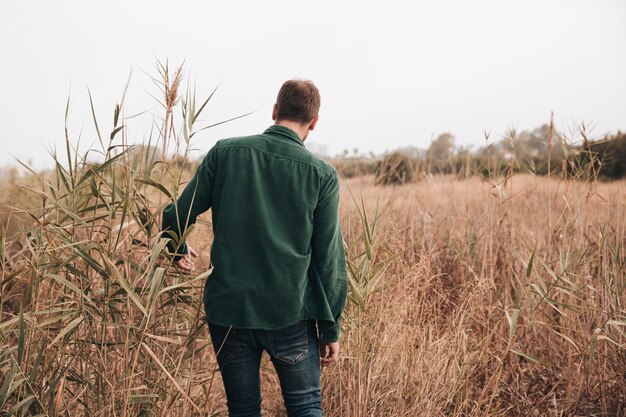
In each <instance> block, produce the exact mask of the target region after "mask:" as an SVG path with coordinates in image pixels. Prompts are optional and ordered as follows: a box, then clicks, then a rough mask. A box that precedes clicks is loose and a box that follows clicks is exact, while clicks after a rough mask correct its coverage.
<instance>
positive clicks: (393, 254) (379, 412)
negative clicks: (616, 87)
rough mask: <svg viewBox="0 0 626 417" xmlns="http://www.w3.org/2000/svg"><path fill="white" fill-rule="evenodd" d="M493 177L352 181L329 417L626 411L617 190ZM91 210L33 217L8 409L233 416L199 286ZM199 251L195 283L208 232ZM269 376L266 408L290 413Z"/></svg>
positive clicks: (2, 394)
mask: <svg viewBox="0 0 626 417" xmlns="http://www.w3.org/2000/svg"><path fill="white" fill-rule="evenodd" d="M184 175H188V173H187V174H184ZM494 181H495V180H494ZM498 181H501V183H499V184H496V186H495V187H494V186H493V185H492V184H490V183H489V182H488V181H486V180H483V179H481V178H478V177H472V178H469V179H467V180H457V179H455V178H452V177H432V178H429V179H426V180H423V181H420V182H417V183H412V184H406V185H402V186H386V187H382V186H376V185H374V180H373V178H372V177H359V178H353V179H350V180H344V181H342V201H341V221H342V226H343V230H344V238H345V241H346V247H347V250H348V255H349V256H348V257H349V259H350V264H351V271H352V274H351V278H352V282H351V287H350V288H351V293H350V297H351V298H350V301H349V303H348V306H347V310H346V313H345V318H344V325H343V336H342V358H341V360H340V363H339V365H338V366H335V367H332V368H329V369H327V370H325V371H324V375H323V387H324V388H323V389H324V407H325V410H326V412H327V414H328V415H330V416H416V415H423V416H443V415H446V416H469V415H475V416H483V415H490V416H495V415H514V416H517V415H537V416H540V415H598V416H599V415H623V414H624V413H625V411H626V409H625V404H626V403H625V398H624V395H625V389H624V375H625V372H626V361H624V354H625V349H626V346H625V344H626V335H625V334H624V330H625V329H624V326H625V324H626V321H625V320H626V317H625V315H626V314H625V311H624V302H625V301H626V300H625V294H624V243H625V238H626V234H625V226H626V211H625V208H626V187H624V185H625V184H624V183H623V182H618V183H582V182H573V181H560V180H555V179H552V180H548V179H546V178H541V177H532V176H528V175H527V176H524V175H521V176H514V177H512V178H509V179H508V180H507V181H506V184H505V183H504V182H503V180H502V179H500V180H498ZM102 194H104V192H103V193H102ZM120 201H123V199H121V200H120ZM85 204H86V203H85ZM85 207H87V205H85ZM87 208H89V209H90V210H87V211H85V212H83V213H88V215H85V216H82V217H83V220H81V219H79V218H72V216H70V217H68V218H67V219H66V223H67V222H68V221H69V222H70V223H73V226H72V228H73V229H71V230H70V229H69V228H64V227H63V226H62V225H61V223H62V222H61V220H62V219H58V220H59V223H55V222H49V223H47V224H44V223H43V222H42V223H41V224H40V225H39V226H38V227H39V229H40V233H41V235H40V238H45V240H46V244H45V248H43V247H42V245H41V244H38V243H36V242H34V243H33V242H31V243H30V244H29V245H30V248H31V249H30V250H31V254H30V259H28V260H26V259H19V256H17V255H16V256H17V257H16V259H15V260H14V262H13V264H12V265H11V266H9V265H7V264H5V265H4V266H3V270H2V285H3V287H2V298H1V302H2V320H1V324H0V330H1V331H2V333H1V336H2V340H1V341H2V353H1V354H0V360H1V362H0V363H1V368H0V372H1V373H0V375H1V376H2V378H1V379H2V380H3V383H2V384H0V385H1V386H2V390H0V399H1V400H2V401H1V403H2V404H3V406H2V409H3V410H5V411H6V412H11V411H12V412H17V411H18V410H22V411H23V412H24V413H25V414H24V415H36V414H43V415H46V414H47V415H106V416H113V415H120V416H121V415H132V416H134V415H155V416H158V415H171V416H182V415H203V414H204V413H208V414H209V415H225V414H224V407H225V403H224V396H223V390H222V387H221V382H220V381H219V372H216V365H215V361H214V358H213V353H212V349H211V346H210V342H209V339H208V334H207V333H208V332H207V330H206V326H205V325H204V324H203V322H202V317H201V313H200V311H201V310H200V305H199V301H200V291H201V286H202V278H203V277H202V275H201V276H199V277H197V278H196V277H195V276H182V275H180V274H178V273H176V272H175V271H173V270H172V268H171V267H170V268H168V267H167V262H166V261H164V260H163V259H162V257H160V256H157V255H158V254H155V252H157V251H155V247H157V248H158V243H157V242H158V240H156V238H155V237H154V236H150V233H153V232H154V231H152V232H150V233H147V232H146V231H145V230H144V228H141V227H138V226H137V224H131V225H129V226H128V227H127V228H126V229H123V230H122V231H119V233H116V230H110V229H109V228H108V226H107V224H108V223H107V222H106V221H103V220H104V219H103V218H101V216H93V217H91V216H92V214H93V212H94V211H97V210H96V209H94V208H93V207H87ZM130 211H131V210H130V209H129V210H128V212H129V213H130ZM134 211H136V212H140V210H134ZM108 213H110V211H108ZM57 214H58V213H57ZM118 216H119V211H118ZM127 216H129V217H128V218H129V219H132V218H133V217H132V216H131V215H130V214H127ZM114 217H115V216H114ZM203 217H204V219H205V220H206V219H208V216H206V215H205V216H203ZM84 219H86V220H84ZM106 220H107V221H108V219H106ZM121 221H122V219H120V218H119V217H118V218H117V220H114V221H112V223H114V224H115V223H116V222H117V224H119V222H121ZM81 222H82V223H81ZM130 223H133V222H132V221H131V222H130ZM135 223H136V222H135ZM57 227H60V228H61V229H62V230H56V229H54V228H57ZM81 228H84V230H83V231H82V232H81ZM53 229H54V230H53ZM87 232H88V233H89V235H88V236H87V234H86V233H87ZM109 235H110V237H116V236H120V238H119V239H108V236H109ZM33 240H34V239H33ZM109 240H118V242H116V243H114V242H110V241H109ZM146 242H149V243H150V244H148V245H145V243H146ZM190 242H191V244H192V245H193V246H194V247H196V248H197V249H199V250H200V252H201V253H202V254H203V255H202V259H201V264H200V265H198V273H200V272H202V271H203V266H206V265H207V263H208V250H209V247H210V243H211V233H210V227H209V226H208V224H206V222H200V223H199V224H198V227H196V229H195V231H194V232H193V233H192V234H191V236H190ZM35 249H37V250H35ZM366 249H367V250H366ZM61 254H64V255H63V256H61ZM109 256H110V258H109ZM125 257H126V260H125V259H124V258H125ZM131 258H132V259H134V261H131V260H130V259H131ZM14 271H19V273H18V274H16V273H15V272H14ZM20 297H22V298H20ZM266 364H267V365H268V366H267V367H264V368H263V370H262V373H263V380H264V399H265V400H264V410H265V412H266V414H267V415H282V413H283V412H282V410H281V407H282V400H281V398H280V390H279V387H278V384H277V381H276V378H275V375H274V373H273V371H272V369H271V365H270V364H269V362H266ZM216 413H217V414H216ZM220 413H221V414H220ZM9 414H10V413H9ZM18 414H21V413H18Z"/></svg>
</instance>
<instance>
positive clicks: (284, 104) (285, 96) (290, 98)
mask: <svg viewBox="0 0 626 417" xmlns="http://www.w3.org/2000/svg"><path fill="white" fill-rule="evenodd" d="M320 103H321V98H320V92H319V90H318V89H317V87H316V86H315V84H313V82H312V81H309V80H288V81H285V83H284V84H283V86H282V87H281V88H280V91H279V92H278V97H277V98H276V120H277V121H281V120H289V121H292V122H298V123H300V124H305V123H309V122H311V121H312V120H313V118H314V117H315V116H317V113H318V112H319V110H320Z"/></svg>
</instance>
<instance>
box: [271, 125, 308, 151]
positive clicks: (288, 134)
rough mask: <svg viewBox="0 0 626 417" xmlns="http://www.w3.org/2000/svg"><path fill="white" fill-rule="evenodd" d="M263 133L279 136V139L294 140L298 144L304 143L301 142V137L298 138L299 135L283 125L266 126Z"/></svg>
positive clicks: (302, 144)
mask: <svg viewBox="0 0 626 417" xmlns="http://www.w3.org/2000/svg"><path fill="white" fill-rule="evenodd" d="M264 133H265V134H269V135H272V136H279V137H280V138H281V139H283V138H284V139H288V140H290V141H292V142H296V143H297V144H298V145H300V146H302V147H304V143H303V142H302V139H300V136H298V134H297V133H296V132H294V131H293V130H291V129H289V128H288V127H285V126H281V125H272V126H270V127H268V128H267V130H265V132H264Z"/></svg>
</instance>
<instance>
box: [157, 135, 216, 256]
mask: <svg viewBox="0 0 626 417" xmlns="http://www.w3.org/2000/svg"><path fill="white" fill-rule="evenodd" d="M216 149H217V145H215V146H214V147H213V148H211V150H210V151H209V152H208V153H207V155H206V156H205V157H204V159H203V160H202V162H201V163H200V165H199V166H198V169H197V170H196V172H195V174H194V176H193V178H192V179H191V181H189V183H188V184H187V186H186V187H185V189H184V190H183V192H182V194H181V195H180V197H178V199H175V200H174V202H172V203H171V204H168V205H167V206H166V207H165V209H163V223H162V230H163V237H165V238H169V239H170V240H169V242H168V244H167V248H168V249H169V251H170V252H171V253H173V254H174V260H179V259H180V258H182V257H183V256H185V255H186V254H187V253H188V249H187V244H186V243H185V238H186V235H187V233H186V231H187V229H188V228H189V227H190V226H191V225H193V224H194V223H195V222H196V217H198V216H199V215H200V214H202V213H204V212H205V211H207V210H208V209H209V208H210V207H211V193H212V190H213V181H214V179H215V169H216V153H217V151H216Z"/></svg>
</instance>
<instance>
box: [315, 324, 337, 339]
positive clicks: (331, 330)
mask: <svg viewBox="0 0 626 417" xmlns="http://www.w3.org/2000/svg"><path fill="white" fill-rule="evenodd" d="M317 326H318V328H319V331H320V341H322V342H327V343H334V342H337V341H339V333H340V326H339V323H334V324H333V323H331V322H328V321H319V322H318V324H317Z"/></svg>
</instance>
